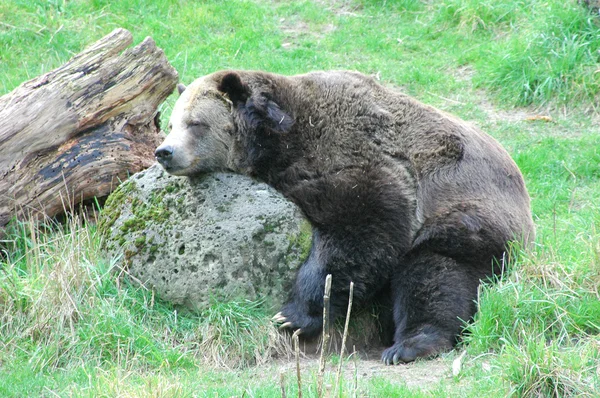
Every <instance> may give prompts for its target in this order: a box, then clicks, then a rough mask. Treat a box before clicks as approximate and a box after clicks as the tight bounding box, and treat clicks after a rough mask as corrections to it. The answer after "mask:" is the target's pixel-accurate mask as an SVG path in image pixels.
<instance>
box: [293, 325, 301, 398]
mask: <svg viewBox="0 0 600 398" xmlns="http://www.w3.org/2000/svg"><path fill="white" fill-rule="evenodd" d="M299 334H300V329H298V330H296V331H295V332H294V334H292V341H293V342H294V351H296V378H297V379H298V398H302V379H301V378H300V342H299V340H298V335H299Z"/></svg>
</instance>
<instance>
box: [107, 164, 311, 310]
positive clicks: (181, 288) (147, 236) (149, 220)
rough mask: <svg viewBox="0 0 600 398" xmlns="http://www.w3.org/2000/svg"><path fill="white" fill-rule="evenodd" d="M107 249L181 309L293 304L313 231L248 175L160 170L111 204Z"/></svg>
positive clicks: (138, 179)
mask: <svg viewBox="0 0 600 398" xmlns="http://www.w3.org/2000/svg"><path fill="white" fill-rule="evenodd" d="M98 227H99V229H100V232H101V233H102V235H103V237H104V243H103V244H104V247H105V248H106V250H107V252H108V254H109V255H110V256H120V257H119V259H120V260H119V261H120V264H121V265H122V266H123V268H125V269H127V270H128V272H129V274H130V275H131V276H133V278H135V279H138V280H139V281H141V282H142V283H144V284H145V285H146V286H148V287H151V288H154V289H155V290H156V292H157V294H158V295H159V297H161V298H163V299H165V300H168V301H170V302H172V303H174V304H176V305H183V306H186V307H189V308H192V309H202V308H205V307H206V306H207V304H208V303H209V302H210V301H211V300H227V299H233V298H247V299H250V300H257V299H264V300H265V303H266V305H269V306H273V307H277V306H279V305H281V304H282V303H283V301H284V300H285V299H286V298H287V295H288V292H289V289H290V287H291V285H292V281H293V279H294V277H295V274H296V270H297V268H298V267H299V266H300V264H301V262H302V260H303V258H305V257H306V255H307V254H308V250H309V247H310V239H311V231H310V226H309V224H308V223H307V222H306V221H305V220H303V218H302V216H301V214H300V212H299V210H298V209H297V208H296V206H295V205H293V204H292V203H290V202H289V201H287V200H286V199H285V198H283V197H282V196H281V195H280V194H279V193H277V192H276V191H274V190H273V189H272V188H271V187H269V186H267V185H265V184H263V183H258V182H256V181H254V180H252V179H250V178H248V177H244V176H240V175H235V174H228V173H217V174H211V175H206V176H203V177H200V178H195V179H189V178H186V177H174V176H170V175H169V174H167V173H166V172H164V171H163V169H162V168H161V167H160V166H158V165H157V164H155V165H154V166H152V167H151V168H149V169H148V170H145V171H143V172H140V173H138V174H135V175H134V176H132V177H131V178H130V179H128V180H127V181H126V182H124V183H123V184H121V185H120V186H119V188H118V189H117V190H116V191H115V192H114V193H113V194H112V195H111V196H110V197H109V198H108V200H107V202H106V204H105V207H104V209H103V211H102V214H101V218H100V221H99V224H98Z"/></svg>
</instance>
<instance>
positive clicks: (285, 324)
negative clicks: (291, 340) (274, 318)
mask: <svg viewBox="0 0 600 398" xmlns="http://www.w3.org/2000/svg"><path fill="white" fill-rule="evenodd" d="M292 326H293V324H292V322H285V323H284V324H282V325H280V326H279V329H286V328H291V327H292Z"/></svg>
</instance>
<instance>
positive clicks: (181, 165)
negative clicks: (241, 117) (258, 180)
mask: <svg viewBox="0 0 600 398" xmlns="http://www.w3.org/2000/svg"><path fill="white" fill-rule="evenodd" d="M169 130H170V132H169V134H168V135H167V137H166V138H165V140H164V141H163V143H162V144H161V145H160V146H159V147H158V148H157V152H158V151H160V150H161V149H163V148H169V149H170V150H172V156H171V158H170V159H168V160H164V159H159V161H160V163H161V165H162V166H163V167H164V168H165V170H166V171H167V172H169V173H170V174H173V175H178V176H191V175H195V174H200V173H205V172H211V171H224V170H228V169H231V168H232V166H231V160H230V159H229V152H230V148H232V146H233V130H234V125H233V117H232V113H231V102H229V100H228V99H226V98H225V97H224V96H223V95H222V94H221V93H219V92H218V91H217V89H216V88H215V86H214V83H213V82H212V81H207V80H206V79H203V78H201V79H198V80H196V81H194V82H193V83H192V84H190V85H189V86H188V87H187V88H186V89H185V90H184V91H183V92H182V93H181V96H180V97H179V99H178V100H177V102H176V103H175V106H174V107H173V113H172V114H171V118H170V120H169ZM157 159H158V156H157Z"/></svg>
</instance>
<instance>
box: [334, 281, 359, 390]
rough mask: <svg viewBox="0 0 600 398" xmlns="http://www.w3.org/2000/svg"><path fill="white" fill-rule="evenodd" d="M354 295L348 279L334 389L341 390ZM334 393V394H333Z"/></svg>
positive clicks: (352, 285)
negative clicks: (344, 316) (348, 289)
mask: <svg viewBox="0 0 600 398" xmlns="http://www.w3.org/2000/svg"><path fill="white" fill-rule="evenodd" d="M353 297H354V282H352V281H350V293H349V297H348V311H347V312H346V323H345V324H344V335H343V337H342V348H341V349H340V364H339V366H338V372H337V381H336V383H335V386H336V389H337V388H338V387H339V388H340V393H341V392H342V386H341V384H340V381H341V379H342V365H343V364H344V351H345V350H346V339H347V338H348V325H349V324H350V314H351V313H352V298H353ZM334 395H335V394H334Z"/></svg>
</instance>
